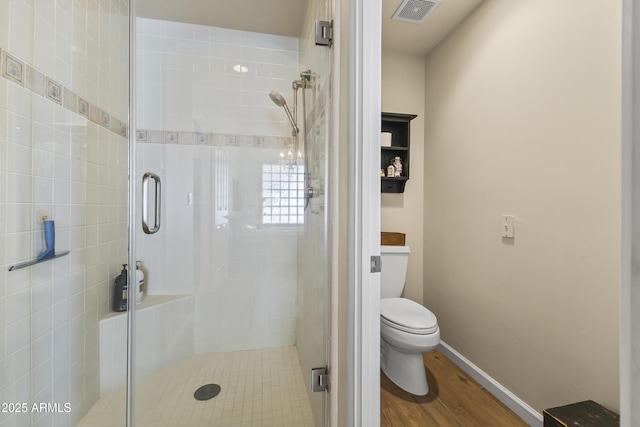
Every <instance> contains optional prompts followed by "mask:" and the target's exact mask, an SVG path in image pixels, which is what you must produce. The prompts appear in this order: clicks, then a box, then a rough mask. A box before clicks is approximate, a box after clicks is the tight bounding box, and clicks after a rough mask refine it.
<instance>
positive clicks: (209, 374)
mask: <svg viewBox="0 0 640 427" xmlns="http://www.w3.org/2000/svg"><path fill="white" fill-rule="evenodd" d="M209 383H216V384H219V385H220V386H221V387H222V391H221V392H220V394H219V395H218V396H217V397H215V398H213V399H211V400H208V401H197V400H196V399H194V397H193V393H194V392H195V390H196V389H197V388H198V387H200V386H202V385H205V384H209ZM124 396H125V392H124V390H122V391H120V392H116V393H113V394H110V395H107V396H104V397H102V398H101V399H100V400H99V401H98V402H97V403H96V404H95V405H94V406H93V408H92V409H91V410H90V411H89V413H88V414H87V415H86V416H85V417H84V418H83V419H82V421H81V422H80V424H78V426H79V427H122V426H124V425H125V397H124ZM136 396H137V399H136V426H137V427H141V426H145V427H147V426H154V427H157V426H166V427H179V426H185V427H187V426H188V427H198V426H202V427H204V426H207V427H209V426H221V427H222V426H225V427H226V426H229V427H231V426H233V427H236V426H242V427H244V426H251V427H253V426H274V427H275V426H291V427H306V426H308V427H313V426H314V423H313V416H312V414H311V406H310V403H309V398H308V396H307V392H306V389H305V385H304V380H303V377H302V369H301V368H300V362H299V360H298V352H297V350H296V348H295V347H277V348H269V349H261V350H247V351H236V352H230V353H206V354H198V355H195V356H192V357H190V358H188V359H186V360H183V361H181V362H178V363H176V364H174V365H172V366H169V367H167V368H165V369H163V370H161V371H159V372H157V373H155V374H153V375H152V376H150V377H148V378H145V379H144V380H141V381H139V382H138V384H137V385H136Z"/></svg>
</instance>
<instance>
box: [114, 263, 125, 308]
mask: <svg viewBox="0 0 640 427" xmlns="http://www.w3.org/2000/svg"><path fill="white" fill-rule="evenodd" d="M127 300H128V289H127V264H122V271H121V272H120V275H119V276H118V277H116V281H115V285H114V287H113V311H127Z"/></svg>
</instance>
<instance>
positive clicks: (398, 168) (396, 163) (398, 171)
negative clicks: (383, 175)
mask: <svg viewBox="0 0 640 427" xmlns="http://www.w3.org/2000/svg"><path fill="white" fill-rule="evenodd" d="M393 167H394V168H395V173H394V175H393V176H395V177H400V176H402V159H401V158H400V157H398V156H396V157H395V158H394V159H393Z"/></svg>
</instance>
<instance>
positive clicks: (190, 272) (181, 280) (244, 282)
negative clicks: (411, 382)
mask: <svg viewBox="0 0 640 427" xmlns="http://www.w3.org/2000/svg"><path fill="white" fill-rule="evenodd" d="M138 24H139V25H138V57H139V58H140V62H139V68H138V87H139V88H140V92H139V93H140V95H139V98H138V108H139V111H138V118H139V121H138V128H139V131H138V133H137V138H138V151H137V155H138V162H139V163H138V165H139V172H140V176H139V177H138V181H139V180H140V179H141V176H142V174H143V173H144V172H146V171H152V172H154V173H156V174H158V175H159V176H160V177H161V179H162V182H163V187H162V188H163V195H162V197H163V206H162V227H163V228H162V229H161V232H159V233H157V234H155V235H150V236H149V235H143V236H142V235H141V236H140V237H139V239H138V254H139V259H140V260H141V261H142V263H143V265H144V266H145V269H146V270H145V273H147V275H146V277H147V278H148V280H147V286H148V289H147V290H148V292H149V293H151V294H187V295H194V296H195V298H194V304H195V307H194V310H195V328H194V342H195V351H196V353H202V352H212V351H232V350H241V349H251V348H264V347H273V346H281V345H292V344H294V343H295V315H296V306H295V302H296V274H297V266H296V258H297V235H298V232H299V226H297V225H267V224H263V221H262V201H263V193H262V178H263V175H262V165H265V164H279V162H280V161H281V159H282V157H281V154H282V155H285V156H286V155H287V152H288V150H289V147H288V145H289V144H291V127H290V125H289V122H288V121H287V118H286V115H285V113H284V111H283V109H282V108H280V107H277V106H275V105H274V104H273V103H272V102H271V100H270V99H269V96H268V94H269V92H270V91H271V90H274V89H275V90H278V91H279V92H281V93H282V94H283V95H284V96H285V98H286V99H287V102H288V103H289V105H292V89H291V82H292V80H295V79H297V78H299V75H298V40H297V39H295V38H290V37H282V36H272V35H266V34H258V33H251V32H245V31H236V30H229V29H222V28H215V27H206V26H199V25H191V24H182V23H175V22H166V21H156V20H148V19H139V20H138ZM234 68H235V69H234Z"/></svg>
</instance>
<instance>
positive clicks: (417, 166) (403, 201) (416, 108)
mask: <svg viewBox="0 0 640 427" xmlns="http://www.w3.org/2000/svg"><path fill="white" fill-rule="evenodd" d="M424 87H425V75H424V57H423V56H419V55H411V54H406V53H398V52H393V51H387V50H383V51H382V111H386V112H393V113H407V114H417V115H418V117H416V118H415V119H413V120H412V121H411V147H410V149H411V152H410V154H411V158H410V161H411V163H410V171H411V172H410V173H411V176H410V178H409V181H407V185H406V186H405V190H404V193H397V194H396V193H382V195H381V204H382V211H381V216H380V229H381V230H382V231H394V232H400V233H405V234H406V235H407V245H408V246H409V247H410V248H411V255H410V256H409V267H408V271H407V281H406V285H405V288H404V294H403V295H404V297H405V298H409V299H412V300H414V301H416V302H419V303H421V304H422V303H423V299H422V280H423V272H422V258H423V250H422V246H423V242H422V234H423V230H422V223H423V219H422V218H423V202H424V189H423V180H424V119H425V117H424V108H425V103H424ZM424 303H425V304H427V305H428V298H427V300H426V301H425V302H424Z"/></svg>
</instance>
